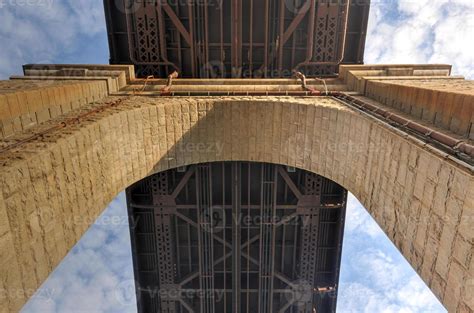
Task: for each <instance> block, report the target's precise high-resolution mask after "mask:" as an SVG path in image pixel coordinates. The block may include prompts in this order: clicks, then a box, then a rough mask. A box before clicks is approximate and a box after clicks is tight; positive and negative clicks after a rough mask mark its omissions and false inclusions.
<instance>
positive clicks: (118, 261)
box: [22, 193, 135, 313]
mask: <svg viewBox="0 0 474 313" xmlns="http://www.w3.org/2000/svg"><path fill="white" fill-rule="evenodd" d="M126 214H127V209H126V203H125V196H124V194H123V193H121V194H120V195H119V196H118V197H117V199H115V200H114V201H113V202H112V203H111V204H110V205H109V206H108V207H107V209H106V210H105V211H104V213H103V214H102V215H101V216H100V217H99V218H98V220H97V221H96V223H95V224H94V225H93V226H92V227H91V228H90V229H89V230H88V231H87V232H86V234H85V235H84V236H83V237H82V238H81V240H80V241H79V242H78V243H77V245H76V246H75V247H74V248H73V250H72V251H71V252H70V253H69V254H68V255H67V256H66V258H65V259H64V260H63V261H62V262H61V264H60V265H59V266H58V267H57V268H56V269H55V271H54V272H53V273H52V274H51V275H50V277H49V278H48V279H47V280H46V282H45V283H44V284H43V285H42V286H41V288H40V291H42V292H39V293H37V294H36V295H35V296H33V298H32V299H31V300H30V301H29V302H28V303H27V305H26V306H25V307H24V308H23V310H22V312H23V313H36V312H41V313H53V312H71V313H80V312H87V313H91V312H110V313H112V312H113V313H115V312H133V310H134V309H135V307H134V306H124V305H123V304H122V303H121V302H120V300H121V299H120V297H119V296H118V294H117V290H118V286H120V283H121V282H123V281H129V280H131V279H133V267H132V256H131V249H130V236H129V229H128V225H127V224H126V223H122V222H121V223H112V222H111V221H119V220H120V221H122V217H123V216H126ZM112 217H119V218H118V219H113V218H112ZM125 221H126V220H125Z"/></svg>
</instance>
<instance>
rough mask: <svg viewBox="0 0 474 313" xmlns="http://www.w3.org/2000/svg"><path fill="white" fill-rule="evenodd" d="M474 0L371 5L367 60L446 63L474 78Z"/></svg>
mask: <svg viewBox="0 0 474 313" xmlns="http://www.w3.org/2000/svg"><path fill="white" fill-rule="evenodd" d="M473 37H474V1H472V0H417V1H413V0H406V1H405V0H402V1H398V2H397V3H396V5H392V3H391V2H390V1H380V2H375V3H373V4H372V6H371V13H370V19H369V28H368V34H367V44H366V50H365V62H366V63H379V64H380V63H389V64H394V63H447V64H452V65H453V73H454V74H457V75H464V76H466V77H468V78H474V71H473V70H474V54H473V53H472V51H473V49H474V41H473V40H472V39H471V38H473Z"/></svg>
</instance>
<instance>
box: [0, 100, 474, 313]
mask: <svg viewBox="0 0 474 313" xmlns="http://www.w3.org/2000/svg"><path fill="white" fill-rule="evenodd" d="M113 99H114V98H107V101H109V102H110V101H111V100H113ZM74 114H76V113H74V112H69V113H68V114H67V115H66V116H63V117H60V118H57V119H55V120H51V121H49V122H48V123H58V122H61V121H62V120H63V119H65V118H67V117H68V116H69V117H70V116H74ZM48 123H46V125H47V124H48ZM225 160H245V161H259V162H271V163H279V164H286V165H291V166H296V167H298V168H302V169H305V170H309V171H313V172H315V173H318V174H321V175H324V176H325V177H327V178H329V179H332V180H334V181H336V182H338V183H339V184H341V185H342V186H344V187H345V188H347V189H348V190H349V191H351V192H352V193H354V195H356V197H357V198H358V199H359V200H360V201H361V203H362V204H363V205H364V206H365V207H366V208H367V209H368V210H369V212H370V213H371V214H372V216H373V217H374V218H375V219H376V221H377V222H378V223H379V225H380V226H381V227H382V228H383V229H384V231H385V232H386V233H387V234H388V236H389V237H390V238H391V239H392V240H393V241H394V242H395V244H396V245H397V247H398V248H399V249H400V251H401V252H402V253H403V255H404V256H405V257H406V258H407V259H408V260H409V262H410V263H411V264H412V266H413V267H414V268H415V269H416V270H417V271H418V273H420V275H421V276H422V278H423V279H424V280H425V282H427V284H428V285H429V286H430V288H431V289H432V290H433V291H434V293H435V294H436V295H437V296H438V297H439V298H440V299H441V301H442V302H443V303H444V304H445V305H446V307H447V308H448V309H449V311H450V312H451V311H452V312H454V311H456V310H457V311H458V312H473V311H474V297H473V294H474V293H473V288H474V287H473V285H474V275H473V272H474V259H473V258H472V254H473V242H474V227H472V225H473V222H474V194H473V190H474V178H473V176H472V173H473V172H472V168H469V167H467V166H462V165H459V164H458V163H456V162H453V161H451V160H450V159H449V158H447V157H446V156H444V155H442V154H440V153H438V152H436V151H434V150H432V149H428V148H426V147H423V144H422V143H420V142H417V141H415V140H413V139H411V138H408V137H406V136H405V135H403V134H401V133H399V132H398V131H396V130H394V129H391V128H389V127H388V126H387V125H385V124H382V123H380V122H378V121H375V120H374V119H372V118H370V117H368V116H366V115H363V114H361V113H358V112H355V111H353V110H351V109H349V108H347V107H345V106H343V105H341V104H340V103H338V102H337V101H335V100H332V99H329V98H323V97H320V98H299V99H296V98H272V97H267V98H251V97H247V98H242V97H240V98H192V99H191V98H147V97H133V98H130V99H128V100H126V101H125V102H124V103H122V104H120V105H118V106H116V107H112V108H108V109H105V110H104V111H102V112H99V113H96V114H94V115H93V116H89V117H88V118H87V119H86V120H82V121H81V122H80V123H78V124H74V125H69V126H67V127H66V128H64V129H62V130H59V131H56V132H53V133H51V134H49V135H48V136H47V137H46V138H43V139H41V140H37V141H35V142H31V143H27V144H25V145H23V146H21V147H20V148H17V149H15V150H12V151H9V152H6V153H3V154H2V155H1V156H0V166H1V168H2V171H1V173H0V187H1V190H2V192H1V193H0V197H2V199H0V200H1V201H0V218H1V219H0V246H1V249H0V251H1V255H0V265H1V266H0V277H1V280H0V282H1V284H2V285H1V286H0V288H2V290H3V291H4V293H6V295H7V297H2V298H0V307H2V308H5V309H6V308H8V309H6V310H12V311H16V310H18V309H19V308H20V307H21V305H22V304H23V303H25V302H26V300H27V297H19V296H18V294H19V293H20V294H21V292H18V290H26V291H28V290H31V289H32V290H35V289H37V288H38V287H39V286H40V284H41V283H42V282H43V281H44V280H45V279H46V278H47V276H48V274H49V273H50V272H51V271H52V270H53V269H54V267H55V266H56V265H57V264H58V263H59V262H60V261H61V260H62V259H63V257H64V256H65V255H66V253H67V252H68V251H69V250H70V249H71V248H72V246H73V245H74V244H75V243H76V242H77V241H78V240H79V238H80V237H81V235H82V234H83V233H84V231H85V230H86V229H87V228H88V227H89V221H90V220H93V219H94V218H95V217H97V216H98V215H99V214H100V212H101V211H102V210H103V208H104V207H105V206H106V205H107V203H108V202H109V201H111V200H112V199H113V197H115V196H116V195H117V193H118V192H120V191H122V190H123V189H124V188H126V187H127V186H129V185H130V184H132V183H134V182H136V181H138V180H140V179H142V178H144V177H146V176H148V175H150V174H151V173H154V172H157V171H162V170H167V169H169V168H173V167H177V166H182V165H187V164H193V163H200V162H212V161H225ZM15 291H17V292H15Z"/></svg>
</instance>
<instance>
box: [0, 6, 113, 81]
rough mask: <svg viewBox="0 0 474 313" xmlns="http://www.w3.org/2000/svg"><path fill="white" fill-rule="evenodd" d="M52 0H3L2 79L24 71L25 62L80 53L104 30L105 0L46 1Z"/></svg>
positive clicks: (0, 35) (0, 24)
mask: <svg viewBox="0 0 474 313" xmlns="http://www.w3.org/2000/svg"><path fill="white" fill-rule="evenodd" d="M50 1H51V0H48V2H47V1H46V0H37V1H15V0H2V1H0V2H2V3H4V4H5V5H4V6H3V7H2V8H0V42H2V48H1V49H0V79H5V78H8V77H9V76H10V75H12V74H19V73H21V66H22V65H23V64H25V63H55V62H58V58H60V56H61V55H63V54H65V53H72V52H77V53H78V54H80V53H81V50H82V48H83V47H84V44H93V43H92V42H93V40H92V39H93V38H94V37H95V36H96V35H99V34H103V33H105V18H104V15H103V6H102V1H97V0H78V1H76V0H67V1H53V2H52V5H47V3H49V2H50ZM28 3H31V4H28ZM82 37H86V38H88V39H89V40H86V41H84V40H83V39H82V40H81V38H82Z"/></svg>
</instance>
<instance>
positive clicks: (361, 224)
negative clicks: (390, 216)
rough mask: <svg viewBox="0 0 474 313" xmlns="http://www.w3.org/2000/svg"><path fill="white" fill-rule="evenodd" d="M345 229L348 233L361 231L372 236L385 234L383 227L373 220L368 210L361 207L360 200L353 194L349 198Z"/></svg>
mask: <svg viewBox="0 0 474 313" xmlns="http://www.w3.org/2000/svg"><path fill="white" fill-rule="evenodd" d="M345 230H346V232H348V233H353V232H361V233H363V234H364V235H369V236H370V237H372V238H376V237H379V236H383V233H382V230H381V228H380V227H379V226H378V225H377V224H376V223H375V222H374V221H373V218H372V217H371V216H370V214H369V213H368V212H367V210H365V209H364V208H362V209H361V205H360V203H359V201H358V200H357V199H356V198H355V197H354V195H352V194H349V196H348V198H347V208H346V225H345Z"/></svg>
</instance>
